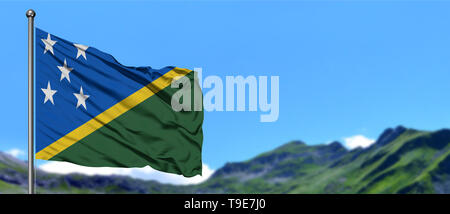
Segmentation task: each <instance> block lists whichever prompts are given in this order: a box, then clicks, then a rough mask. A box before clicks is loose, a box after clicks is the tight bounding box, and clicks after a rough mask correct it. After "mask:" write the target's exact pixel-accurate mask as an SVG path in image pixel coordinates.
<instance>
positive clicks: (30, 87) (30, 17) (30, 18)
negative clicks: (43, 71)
mask: <svg viewBox="0 0 450 214" xmlns="http://www.w3.org/2000/svg"><path fill="white" fill-rule="evenodd" d="M26 15H27V18H28V194H34V193H35V192H34V180H35V172H34V143H33V141H34V72H33V68H34V55H33V54H34V44H33V43H34V17H35V16H36V13H35V12H34V10H32V9H29V10H27V12H26Z"/></svg>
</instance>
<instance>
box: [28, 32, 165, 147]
mask: <svg viewBox="0 0 450 214" xmlns="http://www.w3.org/2000/svg"><path fill="white" fill-rule="evenodd" d="M35 42H36V53H35V55H36V75H35V76H36V79H35V87H36V88H35V94H36V96H35V99H36V107H35V108H36V152H39V151H40V150H42V149H44V148H45V147H47V146H48V145H50V144H51V143H53V142H55V141H56V140H58V139H60V138H61V137H63V136H65V135H66V134H68V133H69V132H71V131H72V130H74V129H76V128H77V127H79V126H81V125H82V124H84V123H86V122H87V121H89V120H90V119H92V118H93V117H95V116H97V115H98V114H100V113H102V112H104V111H105V110H106V109H108V108H109V107H111V106H113V105H114V104H116V103H118V102H120V101H121V100H123V99H124V98H126V97H128V96H129V95H131V94H132V93H134V92H136V91H137V90H139V89H141V88H142V87H144V86H145V85H147V84H149V83H150V82H152V81H153V80H155V79H157V78H158V77H160V76H162V75H164V74H165V73H167V72H168V71H170V70H172V69H173V67H165V68H162V69H152V68H151V67H128V66H123V65H121V64H120V63H118V62H117V61H116V60H115V59H114V57H112V56H111V55H109V54H106V53H104V52H101V51H99V50H97V49H95V48H93V47H90V46H89V47H88V46H85V45H84V44H83V45H79V44H76V43H72V42H69V41H66V40H64V39H61V38H59V37H57V36H54V35H52V34H49V33H47V32H45V31H43V30H41V29H39V28H36V40H35ZM81 89H82V91H81Z"/></svg>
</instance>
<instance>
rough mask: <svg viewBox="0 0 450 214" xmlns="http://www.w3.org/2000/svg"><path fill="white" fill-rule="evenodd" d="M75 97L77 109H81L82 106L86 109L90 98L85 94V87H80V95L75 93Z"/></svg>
mask: <svg viewBox="0 0 450 214" xmlns="http://www.w3.org/2000/svg"><path fill="white" fill-rule="evenodd" d="M73 95H74V96H75V97H76V98H77V101H78V102H77V108H78V107H80V105H83V107H84V109H86V110H87V108H86V100H87V99H88V98H89V95H86V94H84V93H83V86H81V87H80V93H79V94H77V93H73Z"/></svg>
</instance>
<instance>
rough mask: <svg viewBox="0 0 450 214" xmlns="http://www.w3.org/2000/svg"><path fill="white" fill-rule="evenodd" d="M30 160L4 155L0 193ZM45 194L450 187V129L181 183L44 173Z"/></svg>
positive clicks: (388, 134)
mask: <svg viewBox="0 0 450 214" xmlns="http://www.w3.org/2000/svg"><path fill="white" fill-rule="evenodd" d="M26 175H27V173H26V164H25V163H24V162H22V161H20V160H17V159H15V158H13V157H11V156H8V155H5V154H1V153H0V192H3V193H17V192H24V191H25V189H26V183H27V182H26V178H27V177H26ZM37 178H38V180H37V185H38V187H39V188H38V191H39V192H41V193H80V192H82V193H450V130H449V129H442V130H438V131H435V132H427V131H418V130H414V129H407V128H404V127H402V126H399V127H396V128H394V129H393V128H389V129H386V130H385V131H384V132H383V133H382V134H381V135H380V137H379V138H378V139H377V141H376V142H375V143H374V144H373V145H371V146H370V147H368V148H365V149H362V148H357V149H353V150H347V149H346V148H344V147H343V146H342V145H341V144H340V143H339V142H333V143H330V144H328V145H314V146H308V145H306V144H305V143H303V142H301V141H294V142H290V143H287V144H285V145H282V146H280V147H278V148H276V149H274V150H272V151H269V152H266V153H263V154H261V155H259V156H257V157H255V158H253V159H250V160H248V161H244V162H237V163H227V164H226V165H225V166H224V167H222V168H220V169H218V170H217V171H216V172H215V173H214V174H213V175H212V176H211V178H209V179H208V180H207V181H205V182H203V183H201V184H198V185H189V186H176V185H167V184H160V183H158V182H155V181H142V180H138V179H132V178H129V177H124V176H84V175H75V174H74V175H64V176H61V175H55V174H48V173H45V172H42V171H38V173H37Z"/></svg>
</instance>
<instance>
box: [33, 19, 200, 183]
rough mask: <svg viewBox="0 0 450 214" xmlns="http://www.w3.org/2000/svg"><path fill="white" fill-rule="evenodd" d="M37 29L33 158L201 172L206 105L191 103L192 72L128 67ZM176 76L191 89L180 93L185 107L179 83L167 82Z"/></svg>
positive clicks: (195, 85) (195, 83)
mask: <svg viewBox="0 0 450 214" xmlns="http://www.w3.org/2000/svg"><path fill="white" fill-rule="evenodd" d="M35 35H36V36H35V38H36V40H35V41H36V48H35V50H36V52H35V56H36V64H35V65H36V75H35V76H36V78H35V99H36V105H35V109H36V158H37V159H43V160H54V161H67V162H71V163H75V164H78V165H83V166H92V167H144V166H151V167H152V168H154V169H156V170H160V171H164V172H169V173H176V174H182V175H184V176H186V177H191V176H195V175H197V174H201V170H202V160H201V149H202V142H203V132H202V123H203V108H202V107H200V108H198V106H194V104H198V101H196V100H194V97H196V98H199V96H201V92H200V93H197V94H196V93H195V92H198V91H199V90H200V87H199V85H198V81H196V79H197V77H196V74H195V72H194V71H191V70H188V69H182V68H177V67H164V68H161V69H154V68H151V67H128V66H124V65H122V64H120V63H119V62H117V61H116V60H115V59H114V57H112V56H111V55H109V54H107V53H104V52H102V51H100V50H97V49H95V48H93V47H91V46H87V45H85V44H78V43H72V42H69V41H67V40H64V39H62V38H59V37H57V36H55V35H52V34H50V33H47V32H45V31H43V30H41V29H38V28H36V34H35ZM181 79H185V80H188V82H185V84H186V83H188V84H186V85H190V86H191V88H193V90H190V93H192V94H189V95H192V96H190V98H189V96H187V97H182V98H181V99H180V100H179V103H180V105H186V103H187V105H188V107H191V106H190V105H192V106H194V107H192V108H190V110H189V109H188V108H184V109H181V111H180V110H179V109H178V110H177V109H175V108H173V107H172V106H173V105H172V103H173V98H172V97H173V95H174V94H176V93H177V92H178V91H180V90H181V89H182V88H184V87H183V85H184V84H178V87H173V86H172V85H171V84H173V83H172V82H173V80H181ZM189 83H190V84H189ZM188 99H192V100H194V101H192V100H191V101H192V102H190V103H191V104H189V102H187V101H188ZM184 101H186V103H184ZM175 103H176V102H175ZM200 106H201V104H200ZM178 107H179V106H178ZM186 109H188V110H186Z"/></svg>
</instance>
